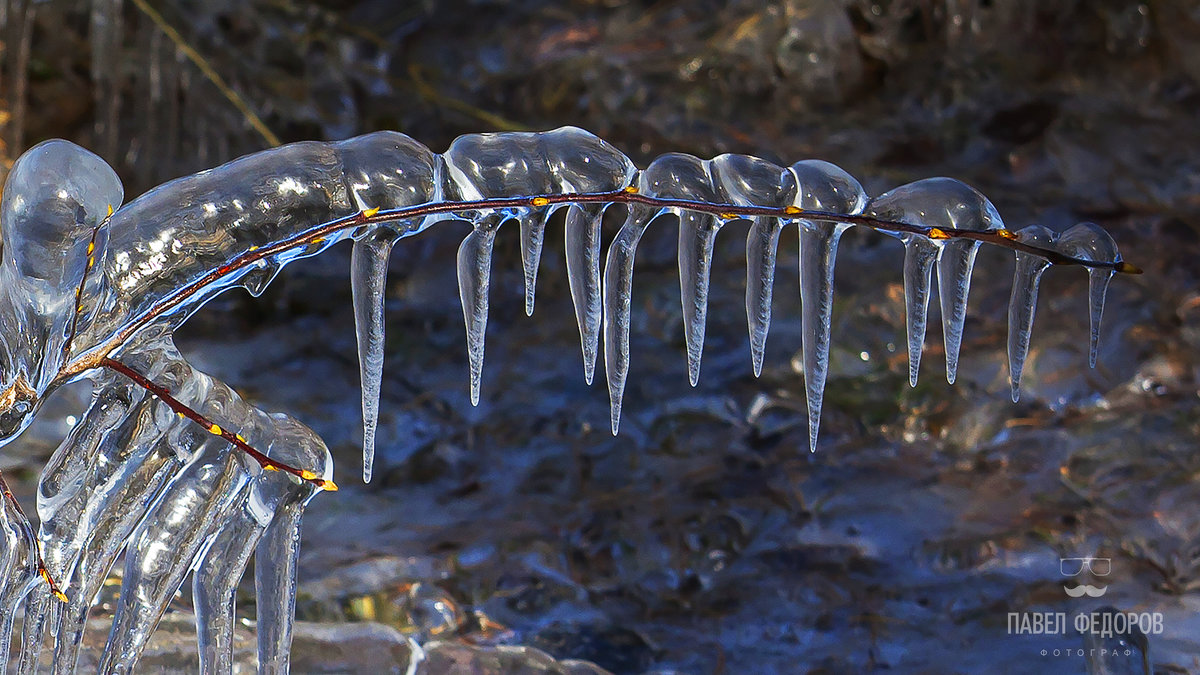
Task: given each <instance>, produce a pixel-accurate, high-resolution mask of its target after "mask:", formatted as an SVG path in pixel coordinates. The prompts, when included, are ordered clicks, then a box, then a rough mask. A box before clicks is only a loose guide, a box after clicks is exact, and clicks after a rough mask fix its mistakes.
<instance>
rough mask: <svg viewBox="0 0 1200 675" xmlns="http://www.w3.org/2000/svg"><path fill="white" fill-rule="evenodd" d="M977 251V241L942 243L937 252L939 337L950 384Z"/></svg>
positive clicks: (954, 376)
mask: <svg viewBox="0 0 1200 675" xmlns="http://www.w3.org/2000/svg"><path fill="white" fill-rule="evenodd" d="M978 250H979V242H975V241H952V242H946V243H945V244H943V245H942V249H941V252H940V253H939V254H938V261H937V274H938V296H939V297H940V300H941V305H942V336H943V337H942V339H943V343H944V344H945V347H946V381H947V382H949V383H950V384H954V380H955V379H957V377H958V354H959V350H960V348H961V347H962V338H963V325H964V324H965V323H966V320H967V296H968V294H969V293H970V291H971V270H972V269H973V268H974V267H975V254H976V252H978Z"/></svg>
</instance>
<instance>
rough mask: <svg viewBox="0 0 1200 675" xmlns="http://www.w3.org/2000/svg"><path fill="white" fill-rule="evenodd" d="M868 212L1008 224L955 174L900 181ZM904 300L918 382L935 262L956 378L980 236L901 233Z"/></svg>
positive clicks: (959, 226)
mask: <svg viewBox="0 0 1200 675" xmlns="http://www.w3.org/2000/svg"><path fill="white" fill-rule="evenodd" d="M867 214H868V215H871V216H874V217H876V218H880V219H883V220H891V221H897V222H901V223H907V224H909V225H920V226H924V227H931V228H937V229H940V230H984V231H991V230H999V229H1002V228H1003V227H1004V223H1003V221H1001V220H1000V215H999V214H998V213H997V212H996V208H995V207H994V206H992V203H991V202H990V201H988V199H987V197H984V196H983V195H982V194H980V193H979V191H978V190H976V189H975V188H972V187H971V186H969V185H967V184H966V183H963V182H962V181H958V180H954V179H953V178H927V179H925V180H919V181H916V182H915V183H909V184H908V185H902V186H900V187H898V188H896V189H894V190H889V191H888V192H886V193H884V194H882V195H880V196H878V197H876V198H875V199H872V200H871V203H870V205H869V206H868V207H867ZM900 239H901V241H903V242H904V249H905V253H904V303H905V308H906V310H907V314H908V368H909V375H908V377H909V384H911V385H912V386H914V387H915V386H916V385H917V373H918V371H919V369H920V364H921V348H922V345H923V344H924V342H925V326H926V315H927V313H928V310H929V292H930V287H931V286H932V273H933V266H934V264H935V263H936V264H937V272H938V294H939V295H940V297H941V306H942V332H943V335H944V340H945V346H946V380H947V381H948V382H950V383H951V384H953V383H954V380H955V378H956V377H957V373H958V352H959V348H960V346H961V345H962V332H963V323H964V321H965V320H966V316H967V296H968V294H969V293H970V290H971V271H972V270H973V269H974V267H975V254H976V252H977V251H978V250H979V242H977V241H971V240H966V239H951V240H946V239H931V238H930V237H926V236H922V235H916V234H909V233H903V234H901V235H900Z"/></svg>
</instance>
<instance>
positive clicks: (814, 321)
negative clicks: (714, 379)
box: [790, 159, 867, 452]
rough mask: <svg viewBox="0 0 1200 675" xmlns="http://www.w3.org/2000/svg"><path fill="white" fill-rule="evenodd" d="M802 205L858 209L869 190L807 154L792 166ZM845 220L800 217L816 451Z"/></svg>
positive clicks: (807, 381)
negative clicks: (834, 274)
mask: <svg viewBox="0 0 1200 675" xmlns="http://www.w3.org/2000/svg"><path fill="white" fill-rule="evenodd" d="M790 171H791V174H792V175H793V176H794V177H795V181H796V184H797V186H798V187H799V189H798V190H797V192H796V200H795V206H796V207H797V208H798V209H800V210H804V209H811V210H825V211H833V212H837V213H846V214H851V215H853V214H859V213H862V210H863V208H864V207H865V206H866V205H867V195H866V192H864V191H863V188H862V185H861V184H859V182H858V180H856V179H855V178H854V177H853V176H851V175H850V174H848V173H846V172H845V171H844V170H842V168H841V167H839V166H837V165H835V164H830V163H829V162H825V161H821V160H817V159H808V160H803V161H800V162H796V163H795V164H793V165H792V166H791V170H790ZM849 227H850V226H849V225H847V224H845V223H830V222H810V221H806V220H801V221H800V304H801V328H802V330H801V332H802V333H803V337H802V348H803V359H804V386H805V398H806V399H807V401H808V448H809V451H810V452H816V451H817V436H818V433H819V431H820V426H821V407H822V403H823V402H824V400H825V381H826V378H827V376H828V373H829V347H830V335H831V327H832V317H833V268H834V262H835V261H836V259H837V249H838V241H839V240H840V239H841V236H842V233H843V232H845V231H846V229H847V228H849Z"/></svg>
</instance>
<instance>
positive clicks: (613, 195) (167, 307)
mask: <svg viewBox="0 0 1200 675" xmlns="http://www.w3.org/2000/svg"><path fill="white" fill-rule="evenodd" d="M589 203H591V204H595V203H603V204H640V205H643V206H650V207H655V208H659V209H679V210H688V211H697V212H701V213H709V214H713V215H717V216H720V217H722V218H727V219H734V218H741V217H753V216H765V217H774V218H784V219H788V220H815V221H824V222H839V223H850V224H854V225H861V226H864V227H869V228H871V229H875V230H882V231H887V232H900V233H906V234H917V235H920V236H924V237H929V238H931V239H937V240H949V239H970V240H974V241H979V242H983V243H987V244H993V245H996V246H1001V247H1004V248H1008V249H1012V250H1015V251H1021V252H1024V253H1031V254H1033V255H1037V256H1040V257H1042V258H1044V259H1045V260H1047V261H1048V262H1050V263H1052V264H1055V265H1079V266H1083V267H1089V268H1097V269H1110V270H1113V271H1114V272H1121V273H1124V274H1141V270H1140V269H1139V268H1137V267H1135V266H1133V265H1131V264H1129V263H1127V262H1124V261H1123V260H1116V261H1112V262H1105V261H1092V260H1083V259H1081V258H1074V257H1072V256H1068V255H1064V254H1062V253H1059V252H1058V251H1054V250H1051V249H1047V248H1041V247H1038V246H1032V245H1030V244H1026V243H1023V242H1021V241H1019V240H1017V239H1016V238H1015V235H1014V234H1013V233H1012V232H1010V231H1009V230H1005V229H1000V230H943V229H941V228H937V227H929V226H924V225H912V224H910V223H901V222H896V221H889V220H883V219H880V218H875V217H872V216H866V215H850V214H844V213H832V212H828V211H808V210H804V209H800V208H798V207H795V206H787V207H770V206H739V205H736V204H719V203H708V202H696V201H690V200H686V199H667V198H662V197H652V196H648V195H643V194H639V193H638V192H637V190H636V189H634V188H626V189H624V190H615V191H611V192H593V193H566V194H557V195H543V196H534V197H511V198H499V199H478V200H472V201H458V202H455V201H449V202H433V203H428V204H420V205H417V206H410V207H404V208H397V209H389V210H381V209H379V208H372V209H367V210H365V211H360V212H358V213H355V214H353V215H349V216H345V217H342V218H338V219H336V220H333V221H330V222H328V223H325V224H323V225H320V226H318V227H315V228H313V229H311V230H307V231H305V232H301V233H299V234H297V235H295V236H292V237H289V238H287V239H284V240H281V241H278V242H276V243H274V244H270V245H268V246H262V247H252V248H251V249H249V250H247V251H246V252H244V253H242V254H241V255H239V256H237V257H236V258H234V259H233V260H231V261H230V262H228V263H226V264H224V265H221V266H220V267H218V268H216V269H214V270H212V271H211V272H209V273H208V274H205V275H204V276H202V277H200V278H199V279H197V280H196V281H194V282H192V283H190V284H188V285H187V286H185V287H183V288H181V289H179V290H178V291H176V292H175V293H172V294H171V295H169V296H167V297H166V298H165V299H163V300H161V301H159V302H157V303H155V304H154V305H153V306H151V307H150V308H149V309H147V310H146V311H145V312H143V313H142V315H141V316H140V317H136V318H134V319H133V320H132V321H130V322H129V323H128V324H126V325H125V327H124V328H122V329H121V330H120V331H118V332H117V334H116V335H115V336H114V337H113V338H111V339H109V340H108V341H107V342H105V343H104V344H102V345H99V346H98V347H96V348H94V349H93V350H91V352H92V355H91V356H85V357H81V358H80V359H79V360H78V361H77V362H76V363H74V364H69V365H67V366H64V368H63V373H62V374H63V375H67V376H70V375H75V374H78V373H80V372H83V371H85V370H90V369H92V368H95V367H97V366H98V365H99V364H98V362H97V360H98V359H100V358H103V357H104V356H106V355H107V354H109V353H111V352H112V351H113V350H115V349H116V348H117V347H119V346H120V345H122V344H124V343H125V342H127V341H128V340H129V339H130V338H132V337H133V335H134V334H136V333H137V332H138V331H139V330H141V329H142V328H144V327H145V326H146V325H147V324H149V323H150V322H151V321H153V320H155V319H157V318H159V317H161V316H163V315H164V314H166V313H167V312H169V311H171V310H172V309H174V308H175V307H177V306H179V305H180V304H182V303H183V302H184V301H185V300H187V299H188V298H190V297H191V296H193V295H195V294H196V293H198V292H200V291H202V290H203V289H204V288H206V287H208V286H209V285H211V284H213V283H215V282H216V281H218V280H220V279H221V278H222V277H224V276H226V275H228V274H231V273H233V272H236V271H238V270H241V269H244V268H245V267H247V266H248V265H252V264H254V263H256V262H258V261H259V260H263V259H264V258H269V257H270V256H273V255H276V254H278V253H282V252H284V251H287V250H290V249H293V248H298V247H301V246H307V245H309V244H314V243H320V242H322V241H324V240H325V239H326V238H327V237H329V236H330V235H333V234H335V233H337V232H340V231H342V230H346V229H350V228H356V227H363V226H365V225H374V224H381V223H386V222H393V221H398V220H409V219H414V218H422V217H426V216H431V215H438V214H448V213H461V212H466V211H481V210H495V209H514V208H542V207H545V206H550V205H558V204H589Z"/></svg>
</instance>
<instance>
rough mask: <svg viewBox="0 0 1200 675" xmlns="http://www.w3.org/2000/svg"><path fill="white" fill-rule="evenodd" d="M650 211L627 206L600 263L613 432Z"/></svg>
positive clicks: (618, 423)
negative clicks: (638, 260) (635, 271)
mask: <svg viewBox="0 0 1200 675" xmlns="http://www.w3.org/2000/svg"><path fill="white" fill-rule="evenodd" d="M653 215H654V214H653V212H648V211H647V210H646V209H642V208H639V207H630V209H629V216H628V217H627V218H626V219H625V224H624V225H623V226H621V230H620V231H619V232H617V236H616V238H615V239H613V242H612V245H611V246H609V248H608V258H607V260H606V261H605V263H604V289H603V293H604V371H605V375H606V376H607V378H608V400H609V418H610V422H611V423H612V432H613V435H614V436H615V435H617V430H618V429H619V428H620V426H621V399H622V398H623V397H624V395H625V380H626V378H627V377H628V376H629V322H630V310H631V308H632V304H633V261H634V258H635V257H636V255H637V245H638V241H639V240H640V239H641V238H642V233H643V232H644V231H645V229H646V224H647V223H648V222H649V221H650V219H651V217H653Z"/></svg>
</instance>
